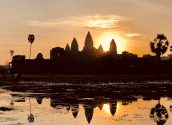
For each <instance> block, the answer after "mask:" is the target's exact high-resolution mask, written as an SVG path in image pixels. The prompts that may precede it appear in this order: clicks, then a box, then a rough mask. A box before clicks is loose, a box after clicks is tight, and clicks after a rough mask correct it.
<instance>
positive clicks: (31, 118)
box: [28, 97, 34, 122]
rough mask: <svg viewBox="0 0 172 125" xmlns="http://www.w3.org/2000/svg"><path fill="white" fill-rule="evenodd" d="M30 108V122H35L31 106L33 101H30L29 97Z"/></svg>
mask: <svg viewBox="0 0 172 125" xmlns="http://www.w3.org/2000/svg"><path fill="white" fill-rule="evenodd" d="M29 108H30V114H29V116H28V121H29V122H34V116H33V114H32V106H31V101H30V97H29Z"/></svg>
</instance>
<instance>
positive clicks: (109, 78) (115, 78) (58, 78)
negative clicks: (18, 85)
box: [0, 74, 172, 83]
mask: <svg viewBox="0 0 172 125" xmlns="http://www.w3.org/2000/svg"><path fill="white" fill-rule="evenodd" d="M7 79H9V76H7ZM0 81H6V82H8V81H9V80H6V79H3V78H2V77H0ZM20 81H45V82H46V81H47V82H57V83H60V82H69V83H73V82H79V83H80V82H91V83H94V82H105V83H107V82H143V81H172V75H169V74H163V75H162V74H160V75H159V74H132V75H80V74H75V75H61V74H56V75H25V74H24V75H22V77H21V80H20Z"/></svg>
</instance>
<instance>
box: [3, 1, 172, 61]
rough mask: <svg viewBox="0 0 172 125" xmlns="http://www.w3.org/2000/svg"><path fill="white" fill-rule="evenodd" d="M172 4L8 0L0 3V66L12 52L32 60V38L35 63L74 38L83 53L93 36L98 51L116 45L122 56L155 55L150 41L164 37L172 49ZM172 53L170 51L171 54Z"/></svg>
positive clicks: (158, 2)
mask: <svg viewBox="0 0 172 125" xmlns="http://www.w3.org/2000/svg"><path fill="white" fill-rule="evenodd" d="M171 5H172V1H170V0H163V1H162V0H156V3H155V2H154V0H132V1H131V0H70V1H69V0H58V1H57V0H51V1H50V0H22V1H19V0H4V1H0V15H1V20H0V64H7V62H8V61H9V60H10V54H9V51H10V50H11V49H12V50H14V51H15V55H17V54H24V55H26V57H27V58H28V55H29V43H28V42H27V36H28V34H30V33H32V34H34V35H35V42H34V43H33V50H32V51H33V54H32V58H35V57H36V54H37V53H39V52H42V53H43V55H44V57H45V58H49V51H50V49H51V48H53V47H56V46H60V47H65V45H66V44H67V43H69V44H70V43H71V41H72V39H73V37H76V38H77V40H78V43H79V48H80V49H82V48H83V44H84V39H85V36H86V34H87V32H88V30H89V31H90V32H91V34H92V36H93V40H94V46H95V47H98V46H99V44H101V43H102V44H103V46H104V49H105V50H107V48H108V43H109V42H110V41H109V40H110V39H111V38H114V39H115V40H116V42H117V47H118V52H119V53H121V52H122V51H124V50H127V51H129V52H132V53H135V54H138V55H139V56H142V55H143V54H147V53H151V52H150V49H149V42H150V41H151V40H153V39H154V37H155V36H156V34H157V33H164V34H165V35H166V36H167V39H168V40H169V41H170V44H172V42H171V41H172V35H171V34H172V31H171V29H172V25H171V22H172V8H171ZM168 53H169V51H168Z"/></svg>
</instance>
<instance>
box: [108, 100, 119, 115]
mask: <svg viewBox="0 0 172 125" xmlns="http://www.w3.org/2000/svg"><path fill="white" fill-rule="evenodd" d="M109 106H110V112H111V114H112V116H114V115H115V112H116V106H117V102H113V103H110V104H109Z"/></svg>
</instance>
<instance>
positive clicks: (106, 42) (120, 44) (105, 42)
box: [100, 33, 126, 53]
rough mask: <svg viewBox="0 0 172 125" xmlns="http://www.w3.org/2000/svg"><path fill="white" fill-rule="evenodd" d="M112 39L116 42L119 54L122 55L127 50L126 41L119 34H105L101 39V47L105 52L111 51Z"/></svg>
mask: <svg viewBox="0 0 172 125" xmlns="http://www.w3.org/2000/svg"><path fill="white" fill-rule="evenodd" d="M112 39H114V40H115V42H116V45H117V51H118V53H122V52H123V51H125V50H126V40H125V39H124V38H122V37H120V36H119V35H118V34H116V35H114V34H113V33H105V34H104V35H102V36H101V37H100V41H101V45H102V47H103V49H104V51H108V50H109V46H110V42H111V41H112Z"/></svg>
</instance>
